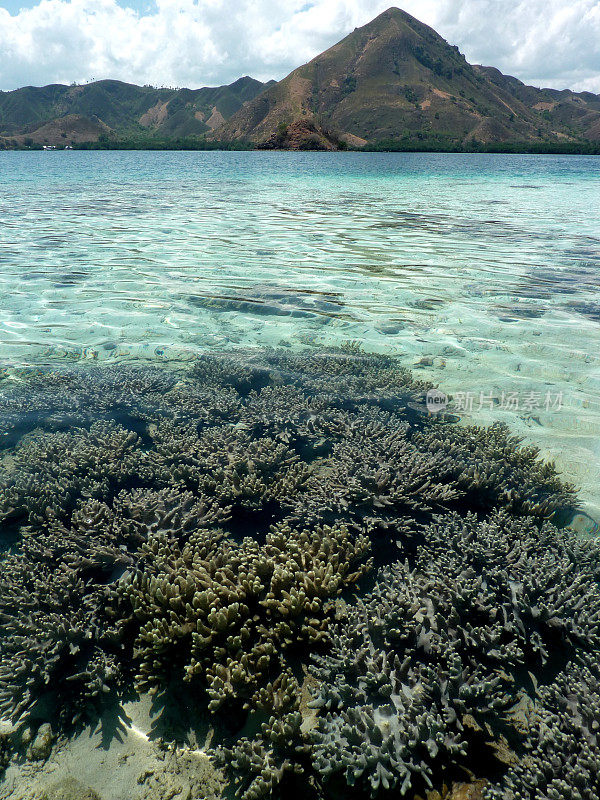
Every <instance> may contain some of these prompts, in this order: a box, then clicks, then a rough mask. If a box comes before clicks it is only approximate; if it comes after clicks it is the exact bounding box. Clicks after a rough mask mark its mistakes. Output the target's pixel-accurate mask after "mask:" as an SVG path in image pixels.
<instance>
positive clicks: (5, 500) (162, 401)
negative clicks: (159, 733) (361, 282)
mask: <svg viewBox="0 0 600 800" xmlns="http://www.w3.org/2000/svg"><path fill="white" fill-rule="evenodd" d="M427 388H428V387H427V385H426V384H423V383H418V382H415V381H413V380H412V378H411V375H410V373H409V372H408V371H406V370H404V369H403V368H402V367H401V366H399V364H398V362H397V360H396V359H393V358H389V357H383V356H368V355H365V354H363V353H361V352H360V351H359V350H358V349H357V348H356V347H347V348H345V349H343V350H339V351H332V352H325V353H316V352H306V353H299V354H291V353H287V352H279V351H275V350H266V351H247V352H239V353H235V354H234V353H231V354H221V355H217V356H208V355H207V356H204V357H202V358H200V359H198V361H197V363H195V364H194V366H193V367H192V368H191V369H190V370H187V371H183V370H180V371H171V370H167V369H159V368H147V367H128V366H120V367H119V366H116V367H105V368H99V367H93V368H91V369H85V370H84V369H76V368H67V369H64V370H58V371H47V372H45V371H27V370H26V371H21V372H20V373H16V374H14V375H11V376H9V377H5V379H4V380H3V381H2V383H1V384H0V413H1V414H2V416H3V420H4V421H5V423H6V430H5V433H4V435H3V436H2V438H1V439H0V448H2V449H0V529H1V530H0V533H1V534H2V541H3V543H4V547H5V552H4V553H3V554H2V556H1V564H2V573H1V576H0V581H1V585H0V710H2V712H3V713H6V714H8V715H10V716H12V717H13V718H16V719H23V720H30V719H31V720H33V721H34V723H35V721H39V720H44V719H48V718H49V717H52V718H58V719H59V720H60V721H61V722H63V723H64V724H66V725H68V724H70V723H72V722H73V720H78V719H79V718H80V717H81V716H85V715H91V716H94V715H95V714H99V713H100V711H101V709H102V707H103V705H104V704H106V703H107V702H114V701H115V700H116V699H118V698H122V697H124V696H125V694H126V693H127V692H128V691H130V689H131V687H132V686H133V685H135V686H137V688H138V689H139V690H148V691H151V692H156V693H158V694H162V693H166V692H169V691H171V689H173V688H174V689H175V690H176V691H181V687H182V686H184V687H185V690H186V692H187V693H188V696H189V698H190V701H191V702H192V703H196V704H197V705H198V707H199V708H208V709H210V710H211V711H212V712H217V711H218V710H222V711H224V710H226V709H227V710H228V711H230V712H231V714H230V716H229V719H230V720H231V727H232V728H233V727H237V728H242V727H243V725H244V719H245V717H246V716H247V715H248V714H250V717H251V718H252V719H253V718H254V717H257V718H260V717H261V715H262V718H263V719H265V718H268V720H269V721H268V722H267V723H265V726H264V727H263V729H262V731H261V733H260V734H258V735H257V736H255V737H254V738H248V739H243V740H241V741H239V742H237V743H236V742H235V741H233V742H229V744H230V745H231V747H229V750H228V751H227V752H228V753H229V757H227V759H226V761H227V762H228V764H229V766H230V767H231V768H232V770H233V772H234V773H236V775H237V777H238V778H239V784H240V791H241V792H242V793H246V797H247V800H252V798H254V797H262V796H265V797H266V796H275V797H276V796H278V795H280V794H281V793H282V792H286V791H287V790H288V787H290V786H292V785H293V786H295V787H300V791H303V790H302V787H303V786H304V787H305V790H306V791H305V793H309V792H314V793H316V795H319V793H321V794H322V793H323V792H325V793H326V792H327V791H329V788H328V787H335V786H337V785H338V783H339V782H341V785H342V792H346V791H347V786H346V778H345V777H343V776H344V775H346V776H350V778H351V781H353V785H354V786H355V791H359V789H360V791H366V792H367V793H369V792H371V791H373V792H378V791H384V790H385V787H386V786H390V787H392V786H395V787H397V788H400V789H401V788H403V787H404V786H406V787H408V786H409V784H410V785H412V783H413V782H414V783H415V785H419V781H420V782H421V783H420V785H422V786H427V785H428V783H433V784H434V785H436V786H439V785H442V783H440V782H439V779H440V777H443V776H444V775H445V772H446V771H448V772H450V773H452V771H453V769H454V770H459V767H460V765H461V764H463V763H464V759H465V753H467V754H470V755H473V754H475V755H476V756H477V757H478V756H479V754H480V753H481V752H483V753H486V754H489V748H488V746H487V744H486V742H487V741H488V740H489V739H491V738H493V737H494V736H495V737H496V738H498V737H501V736H506V737H508V738H510V740H511V744H513V739H514V746H515V748H516V749H518V750H519V752H521V751H524V750H526V749H527V747H528V746H529V747H530V749H531V751H532V752H537V750H536V748H538V750H539V752H540V753H541V752H542V750H543V748H546V751H547V752H548V753H550V754H551V753H554V754H556V753H558V752H560V749H561V747H562V746H563V745H562V744H560V743H558V744H556V743H555V742H554V741H551V743H550V744H548V743H547V742H546V739H544V742H543V743H539V742H537V740H536V739H535V735H534V733H533V732H532V731H531V730H530V732H529V733H528V734H526V735H525V734H521V733H514V729H515V726H514V724H513V719H512V716H511V708H512V706H513V705H514V703H515V702H516V699H517V698H518V697H521V695H520V694H519V692H521V693H524V692H529V693H530V694H531V693H532V689H531V679H530V678H529V677H528V672H529V671H531V672H532V673H533V674H535V675H536V676H537V680H538V682H539V684H540V690H539V691H540V694H541V695H543V693H544V692H548V693H549V694H548V695H547V699H546V700H544V701H543V702H542V700H540V699H539V698H537V697H536V703H538V705H540V704H541V705H540V709H541V710H539V713H540V714H542V713H544V714H550V715H551V718H552V719H553V720H554V719H555V718H560V720H561V722H560V725H561V726H562V728H561V730H563V728H564V730H565V731H567V733H565V736H568V737H573V736H574V735H575V733H573V731H577V730H579V728H578V726H580V727H581V726H582V725H583V726H584V727H585V729H586V730H588V731H590V732H591V736H592V737H593V736H595V728H594V720H593V718H592V717H590V715H589V714H587V716H586V712H585V711H584V704H583V700H579V701H577V702H578V705H577V708H578V710H577V711H573V708H574V706H573V704H572V703H571V701H568V702H567V704H566V705H565V704H564V702H563V700H561V698H564V697H565V691H566V689H565V687H564V686H563V685H562V684H559V683H556V682H557V681H560V679H561V675H563V674H564V675H566V674H567V672H568V669H570V667H569V665H568V664H567V663H566V662H567V661H568V660H569V659H571V655H569V654H572V653H580V652H581V651H582V649H583V648H584V647H588V648H590V649H591V650H592V651H594V649H595V648H597V635H598V634H597V616H596V614H597V604H596V596H595V595H594V591H593V586H592V583H593V581H596V583H597V581H598V575H597V571H596V570H597V567H596V565H597V563H598V560H597V554H596V551H595V550H594V549H593V548H588V549H586V548H585V547H584V546H583V545H580V544H579V543H578V542H577V541H576V540H574V539H573V538H572V537H570V536H569V535H567V534H561V533H559V532H557V531H556V529H555V528H553V527H552V526H543V525H542V524H541V523H542V521H543V520H544V519H547V518H555V517H556V516H557V514H556V512H558V511H561V512H564V513H565V515H566V514H568V511H569V509H570V508H574V507H575V497H574V494H573V490H572V488H571V487H569V486H566V485H564V484H562V483H561V481H560V480H559V479H558V477H557V475H556V473H555V471H554V469H553V467H552V466H551V465H545V464H543V463H542V462H541V461H540V460H539V458H538V454H537V452H536V451H535V450H534V449H533V448H526V447H522V446H521V445H520V443H519V441H518V440H517V439H515V438H514V437H511V436H510V435H509V434H508V431H507V430H506V429H504V428H502V427H500V426H493V427H492V428H487V429H480V428H475V427H469V428H467V427H459V426H456V425H454V424H450V423H449V422H447V421H445V420H444V419H443V418H442V419H438V418H436V417H432V416H430V415H427V413H426V409H425V407H424V405H423V402H422V399H423V393H424V391H425V390H426V389H427ZM498 510H501V512H502V513H501V514H500V515H499V516H498V515H496V516H491V517H490V516H489V515H494V514H495V513H496V512H497V511H498ZM473 513H476V514H477V515H478V519H480V522H476V520H475V517H473V516H472V514H473ZM440 515H442V516H440ZM530 517H534V518H535V519H534V521H532V519H531V518H530ZM519 518H523V519H521V520H519ZM486 526H487V527H486ZM561 537H562V538H561ZM396 542H398V543H399V544H400V546H401V548H402V552H403V558H404V559H405V560H406V563H404V562H403V563H402V564H399V565H395V566H394V567H390V568H389V570H388V571H387V572H384V573H382V574H381V578H380V582H379V584H378V586H377V587H376V588H375V589H374V590H373V592H372V593H371V594H370V595H367V597H366V598H365V599H364V600H363V601H361V603H362V605H361V604H359V605H356V606H351V607H350V609H349V611H348V612H347V613H348V621H347V622H346V623H345V624H344V625H342V627H341V628H340V630H339V631H338V633H337V634H336V636H335V637H334V639H335V641H334V646H333V648H332V630H333V627H334V625H335V621H336V619H337V618H338V617H339V616H340V614H343V613H344V612H343V607H344V602H345V600H348V599H349V598H348V597H347V593H348V592H350V591H352V590H355V589H358V588H360V582H361V578H362V577H363V575H364V574H365V573H366V572H367V571H368V569H369V567H370V565H371V559H372V557H373V556H374V557H375V558H376V559H377V561H378V563H379V564H381V563H385V562H386V560H387V561H389V560H391V555H390V554H391V552H393V553H394V556H393V557H394V558H396V557H397V550H396ZM371 544H372V545H373V547H372V549H370V548H371ZM371 553H372V554H373V555H371ZM507 575H509V578H507ZM482 576H485V577H482ZM345 595H346V597H345V600H343V598H344V596H345ZM432 598H435V602H434V600H433V599H432ZM436 604H437V605H436ZM365 615H366V616H365ZM378 626H379V627H378ZM367 632H368V636H367ZM344 637H346V638H344ZM369 637H370V638H369ZM369 642H370V643H369ZM365 643H368V646H367V644H365ZM344 648H349V649H350V650H351V651H352V652H351V660H350V662H348V661H347V660H346V661H345V660H344V659H347V658H348V655H347V653H346V654H345V655H344ZM311 654H320V655H321V657H322V658H324V659H325V660H323V661H321V662H318V665H317V669H318V670H320V672H319V676H320V677H319V680H320V681H321V683H322V688H321V695H320V699H319V700H317V704H320V705H319V708H320V715H321V722H320V727H319V729H318V730H319V733H318V734H317V735H316V736H317V738H316V739H315V741H312V740H311V739H310V737H309V736H308V733H307V732H306V731H305V730H304V729H303V727H302V726H301V725H300V722H299V718H298V714H299V711H301V708H300V703H299V698H300V688H299V686H298V677H299V675H300V674H301V669H302V668H305V667H306V665H307V663H308V661H309V658H310V655H311ZM482 654H483V655H482ZM577 657H579V656H577ZM572 659H573V663H574V664H575V662H576V661H577V659H576V657H575V655H573V657H572ZM586 663H587V662H586ZM349 664H351V666H349ZM582 664H583V661H582V662H581V664H580V663H579V662H577V664H575V666H573V669H575V667H577V669H580V668H581V669H583V666H582ZM588 667H589V665H587V666H586V669H587V668H588ZM333 673H335V680H333V679H332V675H333ZM542 673H543V675H542ZM575 674H576V673H575V672H573V675H575ZM316 675H317V672H315V676H316ZM577 675H579V677H578V678H577V681H578V682H579V684H581V687H582V688H581V689H580V690H579V691H580V696H581V698H584V697H586V693H587V692H588V688H587V687H588V686H591V683H590V681H591V678H590V677H589V675H588V673H587V672H585V671H583V672H580V673H579V672H578V673H577ZM365 676H367V677H365ZM574 680H575V678H574ZM552 681H555V683H556V686H555V683H553V682H552ZM358 684H360V687H359V688H358V689H357V685H358ZM551 687H555V688H554V689H551ZM556 687H558V688H556ZM551 691H553V692H555V695H551V694H550V693H551ZM589 691H590V693H591V694H590V697H591V696H592V694H593V692H595V691H596V690H595V689H593V692H592V690H591V689H590V690H589ZM357 692H358V694H357ZM545 696H546V695H544V697H545ZM594 696H595V695H594ZM552 697H554V698H555V699H554V700H552ZM552 703H554V705H552ZM561 703H562V705H561ZM569 703H571V704H570V705H569ZM594 713H595V712H594ZM344 715H345V716H344ZM549 718H550V717H549ZM466 720H471V721H472V722H474V725H475V727H469V724H467V721H466ZM581 720H584V722H581ZM569 725H571V728H569V727H568V726H569ZM488 726H489V727H488ZM573 726H574V727H573ZM491 731H493V733H492V732H491ZM228 735H229V734H223V736H224V738H225V739H226V738H227V736H228ZM319 737H321V738H319ZM415 737H416V738H415ZM528 737H529V738H528ZM546 738H547V737H546ZM361 741H362V743H363V744H362V745H361V744H360V742H361ZM365 741H367V742H370V745H369V747H370V749H368V748H367V747H365V745H364V742H365ZM415 741H417V742H418V745H417V746H413V744H411V743H412V742H415ZM565 741H566V740H565ZM569 741H571V739H569ZM586 741H588V739H586ZM590 741H591V740H590ZM344 742H345V744H344ZM527 742H530V744H529V745H527ZM564 746H565V747H566V748H567V750H568V747H570V746H571V745H567V744H565V745H564ZM586 746H589V747H590V748H592V749H591V750H590V752H591V755H590V756H589V759H588V761H589V763H590V764H592V763H593V757H595V756H594V755H593V754H594V753H595V751H594V750H593V748H594V747H595V744H593V742H592V743H589V742H588V745H586ZM549 747H554V748H555V750H550V749H548V748H549ZM385 748H388V753H387V755H386V757H385V758H382V752H383V751H384V750H385ZM540 748H541V749H540ZM571 749H572V748H571ZM536 758H538V760H539V758H541V756H539V757H537V756H536ZM549 758H550V760H551V761H552V759H554V760H557V758H558V756H556V755H551V757H550V756H549ZM586 758H587V756H586ZM489 760H490V759H489V758H488V761H489ZM491 760H493V759H491ZM534 761H535V759H534ZM484 762H485V763H487V762H486V760H485V759H484ZM519 763H520V765H521V766H519V767H517V766H516V765H515V766H513V767H511V769H513V770H514V776H513V777H511V776H512V775H513V773H511V772H510V771H508V772H506V781H507V783H506V787H509V788H510V787H511V786H512V785H513V784H514V786H519V785H521V784H519V781H521V782H523V781H525V780H531V779H530V777H527V776H528V775H529V773H528V772H527V769H529V767H526V766H525V764H526V762H525V761H524V760H523V761H521V762H519ZM535 763H537V761H535ZM586 763H587V762H586ZM442 765H443V767H442ZM536 769H537V767H536ZM569 769H571V768H569ZM586 769H587V767H586ZM590 769H591V767H590ZM519 770H521V771H519ZM573 770H575V767H573V768H572V769H571V772H569V773H566V777H564V775H563V773H560V772H559V773H557V776H554V777H550V778H549V779H548V782H547V785H548V786H549V787H550V785H551V783H552V781H553V780H554V778H555V777H556V780H557V781H559V782H560V781H565V782H566V784H567V785H570V784H569V782H570V781H571V782H572V781H573V780H575V779H574V778H573V775H572V774H571V773H573ZM492 771H493V770H492ZM573 774H574V773H573ZM584 774H587V773H584ZM340 776H341V777H340ZM485 777H492V778H494V779H495V777H496V776H495V774H494V775H491V776H485ZM511 780H512V781H513V784H511V783H510V781H511ZM578 780H579V779H578ZM588 782H589V781H588ZM496 785H497V784H496V783H494V782H493V781H492V782H491V783H490V784H489V786H490V788H489V791H490V792H493V791H495V787H496ZM498 785H499V784H498ZM540 785H542V784H540ZM590 785H592V784H590ZM552 786H554V784H552ZM338 788H339V787H338ZM407 790H408V788H407ZM336 791H337V789H336ZM511 791H512V789H511ZM515 791H520V789H519V790H515ZM561 791H562V790H561ZM492 796H493V797H494V798H495V797H496V795H490V797H492ZM548 796H549V797H550V794H549V795H548ZM562 796H563V795H557V797H562ZM564 796H565V797H566V796H567V795H564ZM582 796H584V795H582ZM515 800H519V795H518V794H515ZM586 800H587V798H586Z"/></svg>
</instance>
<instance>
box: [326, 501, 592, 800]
mask: <svg viewBox="0 0 600 800" xmlns="http://www.w3.org/2000/svg"><path fill="white" fill-rule="evenodd" d="M403 550H404V557H405V558H404V560H402V561H399V562H397V563H396V564H394V565H392V566H389V567H385V568H383V570H382V572H381V574H380V577H379V580H378V582H377V584H376V586H375V588H374V589H373V590H372V592H370V593H369V594H368V595H366V596H365V597H364V598H363V599H361V600H360V601H359V602H358V603H357V604H356V605H355V606H353V607H352V608H350V609H349V610H348V617H347V620H346V621H345V622H344V623H343V624H342V625H341V626H340V628H339V630H338V631H337V633H336V635H335V637H334V641H333V647H332V650H331V653H330V654H328V655H327V656H315V659H316V666H315V668H314V675H315V677H316V678H317V679H318V680H319V682H320V686H319V689H318V691H317V693H316V697H315V700H314V701H313V705H314V706H315V707H318V708H319V709H320V711H321V717H320V722H319V725H318V728H317V729H316V731H315V732H314V733H313V741H314V746H313V760H314V765H315V768H316V770H317V771H318V773H319V774H320V775H321V776H322V777H323V778H324V779H325V781H335V780H336V779H337V780H338V781H339V780H343V781H344V782H345V783H346V784H347V785H348V787H354V786H356V787H358V789H359V790H360V789H362V790H363V791H364V790H367V789H368V790H369V791H370V793H371V795H372V796H374V795H376V794H378V793H379V792H381V791H384V790H387V789H390V788H396V789H397V790H399V792H400V794H401V795H405V794H406V793H407V792H408V791H409V790H413V791H420V790H422V789H423V788H429V789H431V788H432V787H434V786H439V785H442V783H443V782H447V781H449V780H450V779H451V778H453V777H457V776H460V775H461V771H462V775H463V777H464V775H465V774H468V772H469V771H471V770H479V773H478V777H482V772H483V777H486V778H489V779H490V787H489V788H488V789H486V792H485V796H486V797H489V798H492V797H493V798H496V797H497V798H500V797H502V798H509V797H510V798H513V799H514V800H521V799H522V798H530V797H531V798H536V799H537V798H539V800H541V798H545V797H552V798H558V797H560V798H562V797H565V798H567V797H569V798H570V797H576V796H581V797H585V798H592V797H597V796H598V790H599V789H600V783H599V782H598V780H599V779H598V773H597V771H596V769H595V765H597V764H598V758H599V757H600V742H599V741H598V740H597V738H596V732H597V730H598V728H599V727H600V718H599V717H598V712H599V711H600V706H599V705H598V704H599V703H600V693H599V689H600V686H599V684H598V677H597V676H598V669H597V666H596V662H597V660H598V657H599V655H600V588H599V580H600V559H599V558H598V556H599V555H600V552H599V550H598V547H597V545H596V544H595V543H592V542H589V543H583V542H581V541H580V540H578V539H577V538H576V536H575V535H574V534H568V533H564V532H560V531H558V530H557V529H556V528H555V527H554V526H552V525H551V524H545V525H544V526H543V527H542V528H541V529H540V528H538V526H537V525H536V524H534V522H533V520H531V519H514V518H512V517H510V516H508V515H507V514H506V512H501V513H497V514H495V515H493V516H491V517H490V518H489V519H487V520H485V521H478V520H477V519H476V518H475V517H474V516H471V517H467V518H466V519H462V518H460V517H458V516H457V515H452V516H449V517H442V518H440V519H439V520H438V521H437V522H435V523H434V524H432V525H430V526H429V527H427V528H425V529H424V530H423V531H422V533H421V534H420V535H419V536H418V537H416V538H415V540H413V541H412V542H407V543H405V544H404V545H403ZM525 698H530V700H531V703H532V704H533V706H534V707H535V709H536V711H535V713H536V714H537V716H538V718H539V720H540V722H539V725H538V724H534V723H532V722H530V724H529V732H528V733H527V735H525V734H524V733H523V730H522V727H523V725H522V721H521V720H519V716H518V714H517V713H516V710H517V707H518V705H519V703H522V702H523V700H524V699H525ZM504 745H506V748H509V749H511V750H514V764H513V765H512V766H511V767H510V769H509V770H508V772H506V774H504V772H505V771H506V770H505V769H502V764H501V762H500V761H498V760H497V759H495V757H494V753H495V752H497V751H498V750H501V749H502V747H503V746H504ZM494 748H496V750H495V749H494ZM559 754H562V755H559ZM578 787H579V788H578ZM567 790H568V791H567ZM348 791H350V790H349V789H348ZM577 791H579V792H580V794H579V795H577Z"/></svg>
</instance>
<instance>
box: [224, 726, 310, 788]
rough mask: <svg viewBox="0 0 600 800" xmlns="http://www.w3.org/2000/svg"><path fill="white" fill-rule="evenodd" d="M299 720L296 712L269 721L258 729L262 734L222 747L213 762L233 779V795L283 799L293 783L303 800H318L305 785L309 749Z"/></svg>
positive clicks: (308, 784) (307, 782) (308, 782)
mask: <svg viewBox="0 0 600 800" xmlns="http://www.w3.org/2000/svg"><path fill="white" fill-rule="evenodd" d="M301 726H302V716H301V714H300V713H299V712H298V711H293V712H290V713H288V714H286V715H285V716H284V717H281V718H277V717H270V718H269V719H268V721H267V722H264V723H263V724H262V725H261V728H260V730H261V734H260V735H259V736H255V737H254V738H253V739H248V738H242V739H240V740H238V741H237V742H236V743H235V744H234V745H233V746H232V747H222V748H220V749H219V750H218V751H217V752H216V753H215V761H216V763H217V764H218V765H220V766H223V767H224V766H226V767H228V769H229V770H231V771H232V772H233V774H234V776H235V784H236V793H237V794H238V795H239V796H240V797H241V799H242V800H261V798H264V797H273V796H280V797H283V796H285V795H286V794H288V792H290V790H291V787H292V785H293V783H294V781H295V782H296V783H297V784H300V786H301V787H302V788H301V791H302V794H303V795H304V797H306V798H310V797H317V796H318V794H317V792H316V791H315V789H316V786H315V784H314V782H311V781H306V770H305V767H304V763H306V764H309V760H308V758H307V756H308V754H309V752H310V747H309V744H308V743H307V742H306V741H305V740H304V738H303V736H302V730H301Z"/></svg>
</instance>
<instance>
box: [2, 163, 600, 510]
mask: <svg viewBox="0 0 600 800" xmlns="http://www.w3.org/2000/svg"><path fill="white" fill-rule="evenodd" d="M0 182H1V185H2V191H1V194H0V297H1V300H0V360H1V362H2V365H3V368H4V369H5V370H8V371H11V370H12V371H14V370H15V369H17V368H19V367H22V366H36V365H41V364H46V365H47V364H53V363H57V362H61V363H64V361H65V360H67V361H132V360H133V361H161V362H162V361H167V362H168V361H172V362H174V363H180V362H184V361H187V360H190V359H192V358H193V357H195V355H196V354H197V353H199V352H205V351H206V350H210V349H213V348H215V349H219V350H223V349H227V348H235V347H240V346H245V347H247V346H263V345H278V346H284V347H290V348H300V347H306V346H321V345H331V344H341V343H343V342H347V341H348V340H358V341H360V342H361V344H362V345H363V347H364V348H365V349H366V350H372V351H376V352H385V353H393V354H397V355H398V356H399V357H401V358H402V360H403V361H404V363H406V364H407V365H408V366H411V367H414V368H415V369H416V370H417V374H418V376H419V377H423V378H428V379H431V380H433V381H435V382H436V383H437V384H439V386H440V387H441V389H443V390H444V391H445V392H447V393H452V394H454V396H455V400H454V407H456V406H457V404H458V406H461V405H463V406H465V407H466V408H465V409H463V411H464V413H463V411H461V409H460V408H458V410H459V411H461V413H462V417H463V419H465V420H466V421H471V422H473V421H474V422H480V423H482V424H484V423H488V422H490V421H491V420H493V419H503V420H505V421H507V422H508V423H509V424H510V425H511V427H512V428H513V429H514V430H515V432H517V433H519V434H521V435H522V436H524V437H525V439H526V440H527V441H529V442H532V443H535V444H537V445H538V446H539V447H540V448H541V450H542V453H543V454H544V455H545V456H546V457H548V458H552V459H554V460H555V461H556V463H557V465H558V466H559V468H560V469H561V471H562V473H563V474H564V476H565V477H566V478H567V479H570V480H572V481H574V482H575V483H576V484H578V485H579V486H580V487H581V490H582V497H583V499H584V500H585V501H586V503H587V504H588V510H589V511H591V512H592V513H594V514H595V515H596V514H598V513H600V490H599V489H598V487H599V486H600V436H599V434H600V292H599V290H600V227H599V219H598V211H597V208H598V205H599V201H600V160H598V159H597V158H594V157H585V156H582V157H572V156H571V157H569V156H564V157H560V156H549V157H545V156H504V155H503V156H494V155H444V154H376V153H372V154H363V153H356V154H355V153H347V154H340V153H334V154H309V153H306V154H300V153H218V152H211V153H156V152H148V153H138V152H133V153H118V152H47V153H15V152H5V153H0ZM461 393H462V394H461ZM489 398H495V400H490V399H489Z"/></svg>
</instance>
